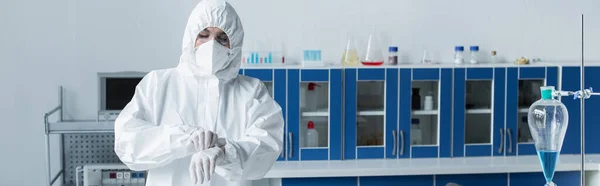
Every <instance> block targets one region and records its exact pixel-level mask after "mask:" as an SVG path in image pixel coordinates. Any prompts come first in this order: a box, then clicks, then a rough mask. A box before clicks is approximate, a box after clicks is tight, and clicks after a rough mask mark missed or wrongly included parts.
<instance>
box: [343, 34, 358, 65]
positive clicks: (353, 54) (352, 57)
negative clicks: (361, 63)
mask: <svg viewBox="0 0 600 186" xmlns="http://www.w3.org/2000/svg"><path fill="white" fill-rule="evenodd" d="M342 65H344V66H355V65H358V51H357V50H356V42H355V41H354V35H352V34H348V42H347V43H346V49H345V50H344V54H343V55H342Z"/></svg>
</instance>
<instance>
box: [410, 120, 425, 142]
mask: <svg viewBox="0 0 600 186" xmlns="http://www.w3.org/2000/svg"><path fill="white" fill-rule="evenodd" d="M410 123H411V124H410V144H411V145H421V144H422V143H423V137H422V134H421V125H420V121H419V119H412V120H411V122H410Z"/></svg>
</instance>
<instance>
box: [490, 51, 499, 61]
mask: <svg viewBox="0 0 600 186" xmlns="http://www.w3.org/2000/svg"><path fill="white" fill-rule="evenodd" d="M496 54H497V53H496V51H492V57H491V61H492V63H498V56H497V55H496Z"/></svg>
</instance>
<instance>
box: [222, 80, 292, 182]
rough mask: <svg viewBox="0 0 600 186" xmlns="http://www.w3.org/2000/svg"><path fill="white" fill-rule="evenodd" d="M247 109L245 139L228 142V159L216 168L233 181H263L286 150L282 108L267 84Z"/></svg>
mask: <svg viewBox="0 0 600 186" xmlns="http://www.w3.org/2000/svg"><path fill="white" fill-rule="evenodd" d="M247 108H248V110H247V111H248V112H247V113H246V118H248V119H247V121H246V122H247V123H246V130H245V133H244V136H243V137H241V138H239V139H240V140H237V141H234V140H230V139H225V140H226V144H225V146H224V149H225V158H224V160H223V161H221V162H219V164H217V168H216V173H217V174H219V175H220V176H222V177H223V178H225V179H227V180H230V181H239V180H257V179H261V178H262V177H263V176H264V175H265V174H266V173H267V172H268V171H269V170H270V169H271V166H273V164H274V163H275V161H276V160H277V157H278V156H279V154H280V153H281V151H282V149H283V127H284V120H283V114H282V111H281V107H280V106H279V105H278V104H277V103H276V102H275V100H273V98H272V97H271V96H270V95H269V93H268V91H267V88H266V87H265V86H264V84H262V83H261V86H260V87H259V88H258V91H257V93H256V94H255V97H254V99H253V101H252V102H251V103H248V105H247Z"/></svg>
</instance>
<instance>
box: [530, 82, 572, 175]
mask: <svg viewBox="0 0 600 186" xmlns="http://www.w3.org/2000/svg"><path fill="white" fill-rule="evenodd" d="M540 92H541V95H542V98H541V99H540V100H538V101H536V102H534V103H533V104H532V105H531V107H529V113H528V115H527V121H528V124H529V129H530V132H531V136H532V137H533V141H534V144H535V148H536V151H537V154H538V157H539V159H540V163H541V165H542V170H543V172H544V177H545V179H546V185H545V186H556V184H555V183H554V182H552V179H553V177H554V171H555V168H556V164H557V163H558V157H559V155H560V151H561V149H562V145H563V140H564V138H565V133H566V132H567V126H568V124H569V113H568V111H567V108H566V107H565V105H564V104H562V103H561V102H560V101H558V100H556V99H554V97H553V93H554V86H543V87H541V88H540Z"/></svg>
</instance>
